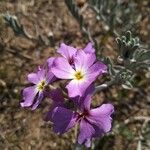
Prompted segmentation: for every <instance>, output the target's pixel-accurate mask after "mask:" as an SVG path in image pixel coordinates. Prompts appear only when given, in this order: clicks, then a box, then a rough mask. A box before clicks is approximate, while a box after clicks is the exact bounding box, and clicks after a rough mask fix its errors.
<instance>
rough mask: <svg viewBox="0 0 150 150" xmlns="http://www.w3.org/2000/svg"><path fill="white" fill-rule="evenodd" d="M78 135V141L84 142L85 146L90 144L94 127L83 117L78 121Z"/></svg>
mask: <svg viewBox="0 0 150 150" xmlns="http://www.w3.org/2000/svg"><path fill="white" fill-rule="evenodd" d="M79 132H80V133H79V135H78V143H79V144H85V145H86V146H87V147H90V146H91V139H92V136H93V134H94V133H95V129H94V128H93V126H92V125H91V124H89V123H88V122H87V121H85V120H84V119H82V120H81V122H80V131H79Z"/></svg>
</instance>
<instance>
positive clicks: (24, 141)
mask: <svg viewBox="0 0 150 150" xmlns="http://www.w3.org/2000/svg"><path fill="white" fill-rule="evenodd" d="M68 1H69V0H68ZM69 2H72V0H70V1H69ZM73 2H74V4H75V5H74V9H73V8H72V9H70V6H69V3H67V0H59V1H56V0H26V1H25V0H0V149H2V150H3V149H4V150H32V149H33V150H50V149H52V150H63V149H64V150H66V149H68V150H70V149H73V148H74V144H73V143H75V137H74V130H71V131H70V132H69V133H66V134H64V135H61V136H60V135H56V134H54V133H53V132H52V129H51V125H50V124H48V123H45V122H44V121H43V117H44V115H45V113H46V112H47V110H48V108H49V105H50V100H49V99H47V100H46V101H44V102H43V103H42V105H41V106H40V107H39V109H37V110H36V111H34V112H33V111H31V110H30V109H22V108H20V105H19V101H20V100H21V94H20V93H21V90H22V89H23V88H24V87H25V86H26V85H28V83H27V80H26V75H27V74H28V73H29V72H32V71H34V70H35V69H36V67H37V65H40V64H43V63H45V60H46V59H47V58H48V57H50V56H54V55H55V52H56V50H57V48H58V47H59V45H60V43H61V42H65V43H66V44H71V45H72V46H75V47H78V48H81V47H84V46H85V45H86V44H87V42H88V41H89V40H91V39H92V40H93V42H94V43H95V46H96V48H97V49H98V50H99V51H98V54H99V55H101V53H102V54H103V55H105V56H109V57H110V58H111V59H112V60H113V61H114V63H118V62H117V58H118V56H119V54H118V47H117V44H116V41H115V39H116V37H117V36H118V35H123V34H124V33H125V32H126V31H127V30H130V31H132V33H133V35H134V36H138V37H139V39H140V44H141V45H142V47H144V48H146V49H150V40H149V39H150V1H149V0H143V1H139V0H115V1H112V0H93V1H92V0H74V1H73ZM72 10H74V11H76V12H77V13H79V14H77V13H73V12H72ZM8 14H9V15H11V16H12V17H13V18H14V19H16V20H17V22H18V25H19V27H20V30H19V31H18V30H16V31H15V30H14V29H13V28H12V27H11V26H10V24H8V22H7V21H6V19H4V15H8ZM107 80H109V77H108V76H105V77H104V78H102V79H101V78H99V79H98V82H97V83H96V84H100V83H104V81H107ZM133 86H134V87H133V88H132V89H131V90H129V89H128V90H127V89H123V88H122V87H121V86H118V85H113V86H112V87H110V88H108V89H106V90H103V91H102V92H99V93H97V94H96V95H95V96H94V99H93V106H94V105H95V104H96V105H97V104H101V103H103V102H104V103H105V102H108V101H109V102H112V103H113V104H115V109H116V112H115V114H114V116H113V118H114V122H113V129H112V132H111V133H110V134H108V135H106V136H105V137H104V138H102V139H97V140H96V142H95V144H94V146H93V147H92V148H91V149H95V150H99V149H101V150H124V149H128V150H149V149H150V111H149V110H150V71H149V69H142V70H139V71H138V72H137V74H136V77H135V80H134V82H133Z"/></svg>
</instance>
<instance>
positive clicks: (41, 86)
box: [37, 80, 46, 91]
mask: <svg viewBox="0 0 150 150" xmlns="http://www.w3.org/2000/svg"><path fill="white" fill-rule="evenodd" d="M45 86H46V81H45V80H43V81H41V82H40V83H39V84H38V86H37V89H38V91H43V90H44V88H45Z"/></svg>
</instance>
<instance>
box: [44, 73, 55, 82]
mask: <svg viewBox="0 0 150 150" xmlns="http://www.w3.org/2000/svg"><path fill="white" fill-rule="evenodd" d="M56 79H57V78H56V77H55V76H54V74H53V73H52V72H51V71H48V72H47V74H46V82H47V84H49V83H52V82H54V81H55V80H56Z"/></svg>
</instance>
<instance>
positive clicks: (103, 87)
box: [94, 79, 117, 93]
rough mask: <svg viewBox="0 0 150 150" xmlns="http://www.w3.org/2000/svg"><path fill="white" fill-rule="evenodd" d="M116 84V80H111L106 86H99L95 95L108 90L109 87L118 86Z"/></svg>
mask: <svg viewBox="0 0 150 150" xmlns="http://www.w3.org/2000/svg"><path fill="white" fill-rule="evenodd" d="M116 83H117V82H116V80H115V79H112V80H110V81H108V82H106V83H104V84H101V85H98V86H96V87H95V91H94V93H97V92H99V91H102V90H104V89H106V88H108V87H110V86H112V85H113V84H116Z"/></svg>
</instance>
